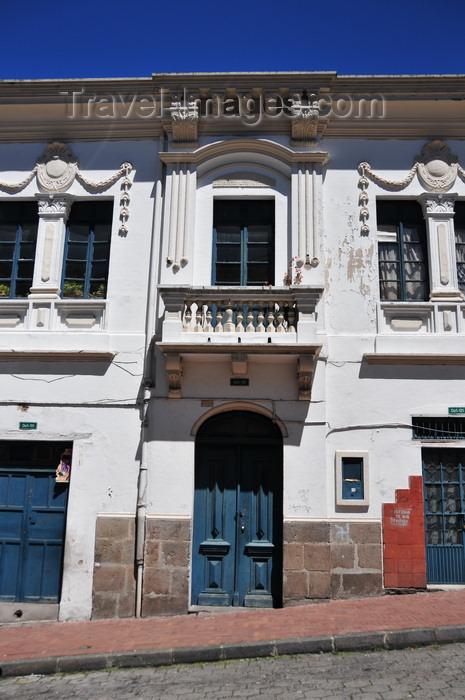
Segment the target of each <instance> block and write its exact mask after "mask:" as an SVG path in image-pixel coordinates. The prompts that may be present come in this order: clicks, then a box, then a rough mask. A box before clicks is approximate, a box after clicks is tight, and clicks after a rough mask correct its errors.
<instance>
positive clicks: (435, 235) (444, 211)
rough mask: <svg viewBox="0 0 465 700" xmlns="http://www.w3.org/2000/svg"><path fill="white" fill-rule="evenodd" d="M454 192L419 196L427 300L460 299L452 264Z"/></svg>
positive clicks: (453, 249) (453, 258) (454, 269)
mask: <svg viewBox="0 0 465 700" xmlns="http://www.w3.org/2000/svg"><path fill="white" fill-rule="evenodd" d="M456 196H457V195H455V194H443V193H439V194H430V193H429V194H424V195H423V196H422V197H421V202H422V206H423V213H424V216H425V220H426V227H427V233H428V249H429V260H430V288H431V291H430V299H431V301H461V300H462V295H461V293H460V290H459V288H458V281H457V268H456V263H455V233H454V202H455V199H456Z"/></svg>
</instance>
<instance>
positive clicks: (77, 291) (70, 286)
mask: <svg viewBox="0 0 465 700" xmlns="http://www.w3.org/2000/svg"><path fill="white" fill-rule="evenodd" d="M63 296H64V297H83V296H84V283H83V282H65V283H64V284H63Z"/></svg>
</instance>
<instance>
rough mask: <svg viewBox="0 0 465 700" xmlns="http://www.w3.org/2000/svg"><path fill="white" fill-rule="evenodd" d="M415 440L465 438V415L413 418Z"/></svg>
mask: <svg viewBox="0 0 465 700" xmlns="http://www.w3.org/2000/svg"><path fill="white" fill-rule="evenodd" d="M412 437H413V439H414V440H465V416H464V417H459V416H453V417H448V416H440V417H437V418H423V417H421V418H420V417H417V418H412Z"/></svg>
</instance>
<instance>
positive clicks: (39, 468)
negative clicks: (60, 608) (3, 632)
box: [0, 441, 70, 603]
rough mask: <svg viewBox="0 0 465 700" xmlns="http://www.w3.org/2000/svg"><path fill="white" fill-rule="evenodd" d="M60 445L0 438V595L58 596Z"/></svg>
mask: <svg viewBox="0 0 465 700" xmlns="http://www.w3.org/2000/svg"><path fill="white" fill-rule="evenodd" d="M65 447H70V445H69V444H66V445H64V444H63V443H45V442H44V443H38V442H29V441H27V442H26V441H24V442H21V443H18V442H6V441H4V442H2V443H0V601H4V602H6V601H11V602H13V601H17V602H25V603H56V602H58V601H59V595H60V587H61V575H62V563H63V545H64V535H65V524H66V507H67V500H68V485H67V484H57V483H56V481H55V470H56V467H57V466H58V462H59V458H60V454H61V453H62V452H63V451H64V449H65Z"/></svg>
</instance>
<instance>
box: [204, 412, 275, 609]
mask: <svg viewBox="0 0 465 700" xmlns="http://www.w3.org/2000/svg"><path fill="white" fill-rule="evenodd" d="M278 433H279V431H278V429H277V428H276V427H275V426H274V425H273V424H272V423H271V421H268V419H266V418H264V417H263V416H259V415H257V414H253V413H242V412H229V413H227V414H222V415H221V416H219V417H215V418H214V419H212V421H211V423H210V425H208V424H207V426H206V429H204V431H203V432H202V434H201V435H199V436H198V444H197V454H196V484H195V503H194V536H193V572H192V582H193V590H192V602H193V603H194V604H197V605H219V606H230V605H232V606H247V607H273V606H275V607H277V606H279V605H280V604H281V579H282V505H281V504H282V438H281V434H280V433H279V434H278Z"/></svg>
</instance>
